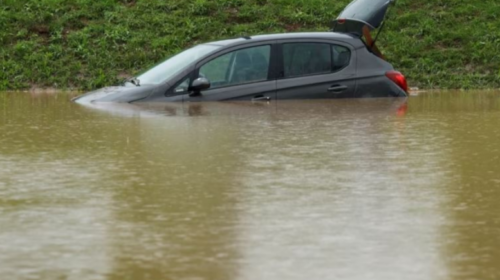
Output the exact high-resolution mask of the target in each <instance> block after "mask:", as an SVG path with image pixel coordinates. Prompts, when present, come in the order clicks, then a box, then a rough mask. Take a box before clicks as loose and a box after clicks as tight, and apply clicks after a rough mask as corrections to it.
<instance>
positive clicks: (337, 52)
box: [332, 45, 351, 72]
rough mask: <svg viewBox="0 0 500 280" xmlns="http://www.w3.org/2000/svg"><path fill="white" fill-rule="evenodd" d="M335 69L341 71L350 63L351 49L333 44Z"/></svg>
mask: <svg viewBox="0 0 500 280" xmlns="http://www.w3.org/2000/svg"><path fill="white" fill-rule="evenodd" d="M332 57H333V71H334V72H335V71H339V70H341V69H343V68H345V67H347V66H348V65H349V62H350V61H351V51H350V50H349V49H348V48H346V47H343V46H339V45H332Z"/></svg>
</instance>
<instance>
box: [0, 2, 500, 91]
mask: <svg viewBox="0 0 500 280" xmlns="http://www.w3.org/2000/svg"><path fill="white" fill-rule="evenodd" d="M348 2H350V0H99V1H96V0H0V90H9V89H10V90H16V89H26V88H31V87H34V86H36V87H53V88H60V89H67V88H77V89H83V90H87V89H92V88H97V87H101V86H105V85H110V84H114V83H116V82H117V81H118V80H120V79H122V78H123V77H125V76H129V75H132V74H134V73H136V72H138V71H139V70H141V69H144V68H146V67H148V66H150V65H152V64H155V63H156V62H158V61H160V60H162V59H163V58H165V57H167V56H169V55H171V54H174V53H176V52H178V51H180V50H182V49H184V48H186V47H188V46H191V45H194V44H198V43H200V42H205V41H210V40H214V39H221V38H231V37H236V36H241V35H252V34H262V33H274V32H291V31H325V30H328V28H329V23H330V21H331V20H332V19H334V18H336V16H337V15H338V14H339V12H340V11H341V10H342V9H343V7H345V5H346V4H347V3H348ZM379 42H380V46H381V48H382V50H383V52H384V53H385V54H386V56H387V57H388V60H389V61H390V62H391V63H393V65H394V66H395V67H396V68H397V69H399V70H401V71H402V72H403V73H405V74H406V75H407V76H408V79H409V81H410V85H411V86H419V87H421V88H465V89H467V88H500V1H498V0H468V1H463V0H433V1H429V0H399V1H398V5H397V6H396V7H395V9H394V10H393V12H392V14H391V20H390V21H389V23H388V24H387V26H386V29H385V30H384V32H383V34H382V36H381V38H380V41H379Z"/></svg>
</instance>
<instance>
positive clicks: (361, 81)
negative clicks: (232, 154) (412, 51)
mask: <svg viewBox="0 0 500 280" xmlns="http://www.w3.org/2000/svg"><path fill="white" fill-rule="evenodd" d="M392 2H393V1H390V0H356V1H354V2H352V3H351V4H350V5H349V6H347V8H346V9H345V10H344V11H343V12H342V13H341V15H340V16H339V18H338V19H337V20H336V21H334V22H333V27H332V32H311V33H286V34H272V35H259V36H253V37H243V38H237V39H231V40H224V41H217V42H211V43H206V44H202V45H198V46H195V47H193V48H190V49H188V50H186V51H184V52H181V53H180V54H178V55H175V56H173V57H172V58H170V59H167V60H166V61H164V62H162V63H160V64H158V65H156V66H154V67H153V68H151V69H149V70H147V71H145V72H144V73H142V74H140V75H138V76H137V77H134V78H132V79H130V80H129V81H127V82H125V83H124V84H123V85H122V86H119V87H112V88H104V89H100V90H97V91H94V92H90V93H88V94H85V95H83V96H81V97H78V98H76V99H75V101H76V102H81V103H85V102H121V103H124V102H126V103H132V102H203V101H224V100H251V101H269V100H287V99H288V100H289V99H334V98H368V97H372V98H373V97H405V96H407V91H408V87H407V83H406V79H405V77H404V76H403V74H401V73H400V72H398V71H396V70H395V69H394V68H393V66H392V65H391V64H390V63H388V62H387V61H385V59H384V57H383V56H382V54H381V53H380V51H379V50H378V49H377V47H376V45H375V43H376V41H377V37H378V36H377V37H376V38H375V39H373V38H372V37H371V33H370V32H371V31H373V30H375V29H377V28H380V29H381V27H382V26H383V23H384V18H385V15H386V13H387V11H388V9H389V6H390V4H391V3H392Z"/></svg>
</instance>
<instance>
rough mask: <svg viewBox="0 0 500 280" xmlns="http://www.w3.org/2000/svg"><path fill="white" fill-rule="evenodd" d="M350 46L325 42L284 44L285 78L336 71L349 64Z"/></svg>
mask: <svg viewBox="0 0 500 280" xmlns="http://www.w3.org/2000/svg"><path fill="white" fill-rule="evenodd" d="M350 59H351V52H350V51H349V49H348V48H346V47H343V46H339V45H331V44H325V43H291V44H283V67H284V69H283V70H284V78H294V77H301V76H309V75H318V74H327V73H331V72H336V71H339V70H341V69H342V68H345V67H346V66H347V65H349V62H350Z"/></svg>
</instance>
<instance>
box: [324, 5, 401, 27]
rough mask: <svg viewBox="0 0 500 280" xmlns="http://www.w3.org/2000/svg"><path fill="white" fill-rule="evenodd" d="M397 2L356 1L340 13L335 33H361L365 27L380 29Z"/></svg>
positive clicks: (335, 25)
mask: <svg viewBox="0 0 500 280" xmlns="http://www.w3.org/2000/svg"><path fill="white" fill-rule="evenodd" d="M393 3H395V0H354V1H353V2H351V3H350V4H349V5H348V6H347V7H346V8H345V9H344V11H342V13H340V15H339V17H338V18H337V21H335V22H334V26H333V29H334V30H333V31H336V32H345V33H360V32H361V29H362V28H363V26H365V25H366V26H368V27H369V28H370V29H371V30H373V29H376V28H379V27H380V26H381V24H382V22H383V21H384V19H385V16H386V14H387V11H388V9H389V6H390V5H391V4H393Z"/></svg>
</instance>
